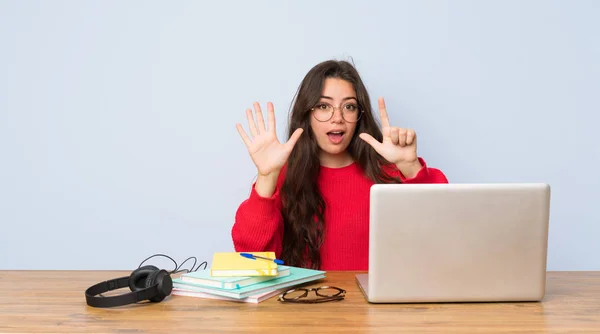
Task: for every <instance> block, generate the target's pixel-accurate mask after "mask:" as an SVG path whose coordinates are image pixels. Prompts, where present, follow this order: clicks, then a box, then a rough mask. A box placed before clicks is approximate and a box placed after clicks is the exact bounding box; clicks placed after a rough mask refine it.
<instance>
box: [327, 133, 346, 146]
mask: <svg viewBox="0 0 600 334" xmlns="http://www.w3.org/2000/svg"><path fill="white" fill-rule="evenodd" d="M327 136H328V137H329V140H330V141H331V142H333V143H334V144H339V143H340V142H341V141H342V139H343V138H344V131H329V132H327Z"/></svg>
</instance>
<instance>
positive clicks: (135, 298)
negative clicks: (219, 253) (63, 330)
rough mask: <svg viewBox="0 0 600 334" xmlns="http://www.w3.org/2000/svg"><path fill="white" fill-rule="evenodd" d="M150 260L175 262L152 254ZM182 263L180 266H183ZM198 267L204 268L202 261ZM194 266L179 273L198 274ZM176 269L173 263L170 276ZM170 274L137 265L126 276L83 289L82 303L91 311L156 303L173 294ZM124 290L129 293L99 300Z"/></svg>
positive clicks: (155, 268)
mask: <svg viewBox="0 0 600 334" xmlns="http://www.w3.org/2000/svg"><path fill="white" fill-rule="evenodd" d="M154 256H164V257H167V258H169V259H171V260H172V261H173V262H175V260H173V259H172V258H170V257H169V256H167V255H163V254H155V255H152V256H150V257H149V258H151V257H154ZM149 258H147V259H146V260H144V261H143V262H142V263H144V262H146V261H147V260H148V259H149ZM191 258H194V259H195V257H190V258H188V260H189V259H191ZM186 261H187V260H185V261H184V262H183V263H185V262H186ZM183 263H182V264H181V265H183ZM195 264H196V261H194V265H195ZM202 264H204V265H205V268H206V261H205V262H203V263H201V264H200V265H202ZM194 265H192V270H187V269H184V270H179V271H187V272H190V271H196V270H198V268H199V267H200V265H199V266H198V268H196V269H194ZM179 268H180V266H177V262H175V270H173V272H171V273H178V272H179V271H178V269H179ZM171 273H169V272H167V271H166V270H164V269H159V268H157V267H156V266H152V265H146V266H142V265H141V264H140V267H138V269H136V270H134V271H133V272H132V273H131V274H130V275H129V276H124V277H119V278H115V279H111V280H108V281H104V282H100V283H97V284H95V285H92V286H91V287H89V288H87V289H86V290H85V300H86V302H87V304H88V305H89V306H92V307H115V306H123V305H128V304H133V303H137V302H141V301H144V300H149V301H150V302H154V303H159V302H161V301H163V300H164V299H165V298H166V297H167V296H169V295H170V294H171V291H172V290H173V280H172V279H171V276H170V274H171ZM125 287H129V289H130V290H131V292H128V293H125V294H121V295H117V296H102V293H105V292H108V291H111V290H116V289H121V288H125ZM97 295H100V296H97Z"/></svg>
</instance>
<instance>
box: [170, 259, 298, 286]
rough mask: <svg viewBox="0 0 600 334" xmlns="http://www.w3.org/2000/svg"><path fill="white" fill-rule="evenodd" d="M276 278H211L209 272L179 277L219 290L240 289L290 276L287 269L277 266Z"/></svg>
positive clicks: (184, 280)
mask: <svg viewBox="0 0 600 334" xmlns="http://www.w3.org/2000/svg"><path fill="white" fill-rule="evenodd" d="M277 271H278V273H277V276H229V277H227V276H212V275H211V274H210V271H209V270H203V271H194V272H191V273H187V274H183V275H181V276H180V278H181V281H183V282H185V283H191V284H197V285H202V286H205V287H213V288H221V289H240V288H243V287H245V286H248V285H252V284H256V283H261V282H266V281H270V280H272V279H275V278H279V277H285V276H288V275H289V274H290V269H289V267H286V266H282V265H279V267H278V269H277Z"/></svg>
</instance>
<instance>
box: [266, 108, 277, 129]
mask: <svg viewBox="0 0 600 334" xmlns="http://www.w3.org/2000/svg"><path fill="white" fill-rule="evenodd" d="M267 122H269V131H271V132H273V133H276V131H275V109H274V108H273V103H271V102H268V103H267Z"/></svg>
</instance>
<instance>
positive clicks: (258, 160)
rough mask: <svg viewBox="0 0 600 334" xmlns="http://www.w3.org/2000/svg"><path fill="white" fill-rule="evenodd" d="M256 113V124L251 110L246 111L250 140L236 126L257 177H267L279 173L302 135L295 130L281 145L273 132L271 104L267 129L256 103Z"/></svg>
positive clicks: (258, 105) (238, 125) (241, 129)
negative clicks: (256, 170)
mask: <svg viewBox="0 0 600 334" xmlns="http://www.w3.org/2000/svg"><path fill="white" fill-rule="evenodd" d="M254 111H255V113H256V122H255V121H254V115H253V114H252V110H251V109H246V118H248V126H249V127H250V134H251V135H252V138H250V137H249V136H248V134H246V132H245V131H244V128H243V127H242V125H241V124H236V128H237V130H238V133H239V134H240V136H241V137H242V140H243V141H244V144H246V147H247V148H248V153H249V154H250V157H251V158H252V161H253V162H254V164H255V165H256V168H257V169H258V174H259V176H260V175H262V176H268V175H271V174H272V173H279V171H280V170H281V168H282V167H283V166H284V165H285V163H286V161H287V159H288V157H289V156H290V153H291V152H292V149H293V148H294V145H296V142H298V138H300V135H301V134H302V131H303V130H302V129H296V131H294V133H293V134H292V136H291V137H290V139H289V140H288V141H287V142H286V143H281V142H279V140H278V139H277V133H276V131H275V111H274V109H273V104H272V103H271V102H269V103H267V112H268V115H267V121H268V128H267V127H265V121H264V118H263V114H262V111H261V108H260V104H259V103H258V102H255V103H254Z"/></svg>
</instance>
